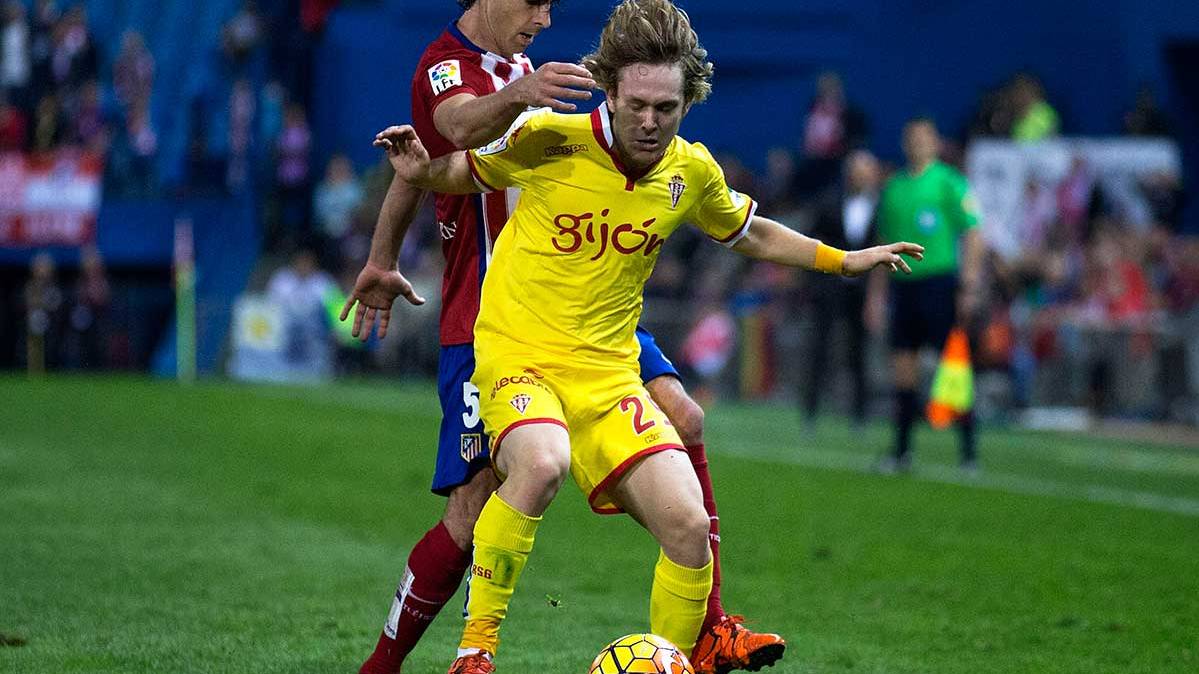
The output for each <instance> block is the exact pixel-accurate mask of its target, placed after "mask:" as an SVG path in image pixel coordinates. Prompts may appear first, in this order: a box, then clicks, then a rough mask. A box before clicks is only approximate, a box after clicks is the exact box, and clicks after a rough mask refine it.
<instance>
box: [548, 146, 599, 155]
mask: <svg viewBox="0 0 1199 674" xmlns="http://www.w3.org/2000/svg"><path fill="white" fill-rule="evenodd" d="M589 149H591V148H589V147H588V146H587V144H586V143H575V144H574V145H551V146H549V147H547V148H545V156H547V157H569V156H570V155H572V154H574V153H576V152H586V151H587V150H589Z"/></svg>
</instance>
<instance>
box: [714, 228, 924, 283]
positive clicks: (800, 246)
mask: <svg viewBox="0 0 1199 674" xmlns="http://www.w3.org/2000/svg"><path fill="white" fill-rule="evenodd" d="M733 250H735V251H737V252H738V253H741V254H742V255H746V256H748V257H752V258H755V259H758V260H765V261H767V262H774V263H777V264H783V265H787V266H789V267H801V268H804V269H815V270H817V271H822V272H825V273H829V274H842V275H845V276H857V275H858V274H864V273H866V272H868V271H870V270H871V269H874V268H875V267H880V266H882V267H890V269H891V270H892V271H901V270H902V271H903V272H904V273H907V274H910V273H912V269H911V267H909V266H908V263H907V261H905V260H904V259H903V257H902V256H904V255H907V256H909V257H911V258H913V259H916V260H919V259H921V258H923V257H924V247H923V246H919V245H916V244H914V243H892V244H888V245H885V246H875V247H873V248H864V249H862V250H854V251H849V252H845V251H840V250H837V249H835V248H831V247H829V246H826V245H824V244H823V243H821V242H820V241H817V240H816V239H813V238H811V237H809V236H804V235H803V234H800V233H799V232H797V231H795V230H793V229H791V228H789V227H787V226H785V225H783V224H781V223H778V222H775V221H774V220H771V219H770V218H764V217H762V216H759V215H755V216H754V217H753V219H752V220H751V221H750V223H749V229H748V230H747V231H746V233H745V236H743V237H741V240H740V241H738V242H737V243H736V244H734V245H733Z"/></svg>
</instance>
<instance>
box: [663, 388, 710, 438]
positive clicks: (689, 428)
mask: <svg viewBox="0 0 1199 674" xmlns="http://www.w3.org/2000/svg"><path fill="white" fill-rule="evenodd" d="M676 417H677V418H676ZM670 422H671V423H672V424H674V427H675V430H676V431H678V433H679V439H681V440H682V441H683V445H684V446H686V447H693V446H695V445H698V444H701V443H703V441H704V408H702V407H700V406H699V404H698V403H696V402H695V401H694V400H692V399H690V398H683V400H682V402H681V403H680V404H679V405H678V406H677V409H676V411H675V413H674V414H673V415H671V418H670Z"/></svg>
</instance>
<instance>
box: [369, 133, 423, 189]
mask: <svg viewBox="0 0 1199 674" xmlns="http://www.w3.org/2000/svg"><path fill="white" fill-rule="evenodd" d="M373 145H374V146H375V147H378V148H382V149H383V151H384V152H386V153H387V160H388V161H389V162H391V167H392V168H393V169H395V172H396V173H397V174H399V176H400V177H401V178H403V179H404V181H405V182H407V183H411V184H414V185H419V184H421V183H422V181H425V180H428V178H429V173H430V169H429V165H430V163H431V160H430V159H429V152H428V150H426V149H425V146H424V144H422V143H421V142H420V137H419V136H417V135H416V129H414V128H412V127H411V126H410V125H408V124H401V125H399V126H389V127H387V128H386V129H383V130H382V131H380V132H379V133H377V134H375V142H374V143H373Z"/></svg>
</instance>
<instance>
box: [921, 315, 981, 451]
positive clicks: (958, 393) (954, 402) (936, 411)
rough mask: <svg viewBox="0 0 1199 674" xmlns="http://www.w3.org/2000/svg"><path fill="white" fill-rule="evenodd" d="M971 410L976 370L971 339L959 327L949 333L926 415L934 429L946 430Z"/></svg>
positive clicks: (934, 376)
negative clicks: (971, 355)
mask: <svg viewBox="0 0 1199 674" xmlns="http://www.w3.org/2000/svg"><path fill="white" fill-rule="evenodd" d="M972 407H974V370H973V368H972V367H971V366H970V340H968V339H967V338H966V331H965V330H964V329H962V328H961V327H956V328H954V329H953V330H952V331H950V333H949V337H948V338H947V339H946V340H945V348H944V349H943V350H942V351H941V362H940V363H939V364H938V365H937V372H936V374H935V375H933V389H932V395H930V396H929V399H928V409H927V410H926V411H925V414H926V415H927V416H928V423H929V424H931V425H932V427H933V428H946V427H948V426H949V425H950V424H952V423H953V422H954V421H955V420H956V419H957V418H958V417H960V416H962V415H963V414H965V413H967V412H969V411H970V409H971V408H972Z"/></svg>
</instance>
